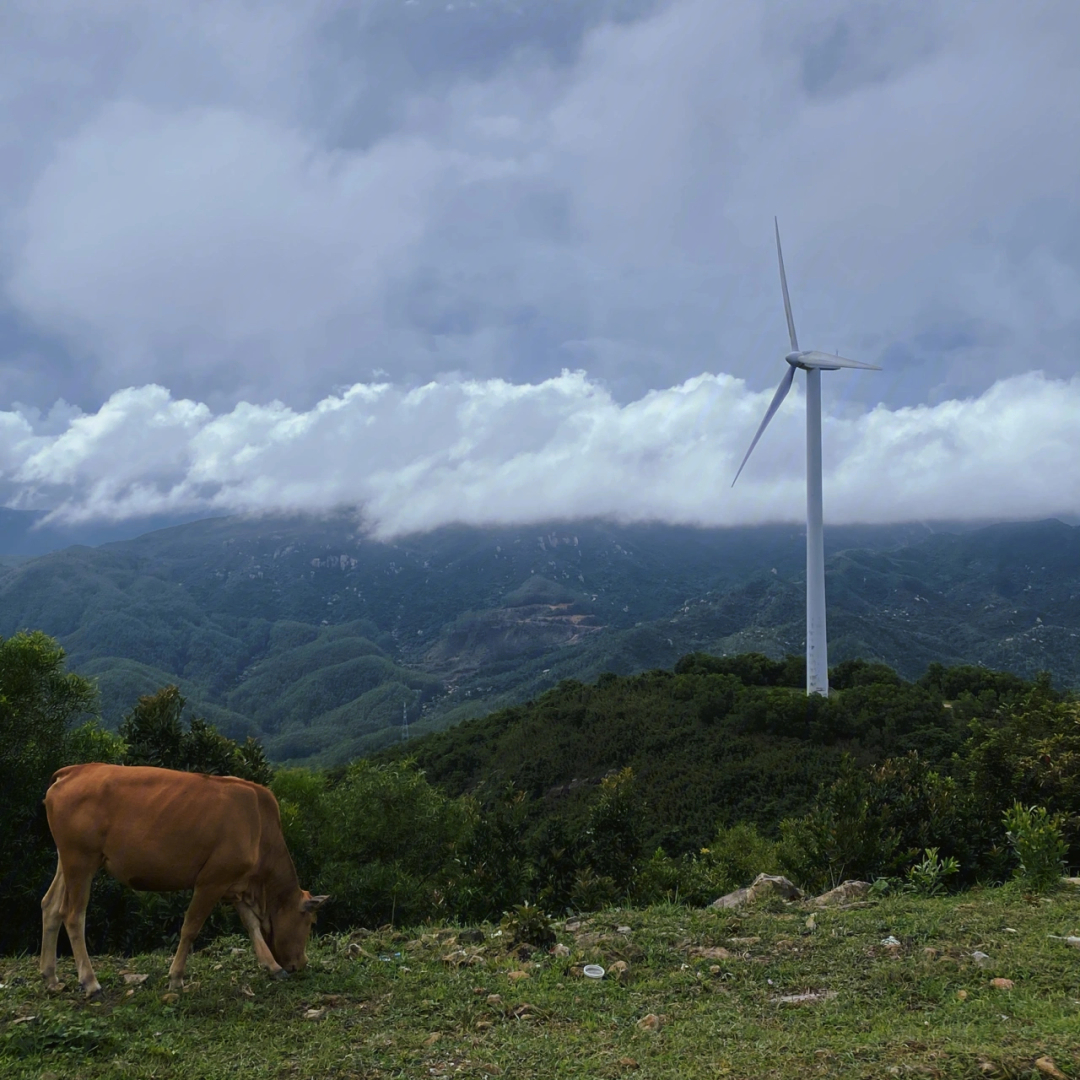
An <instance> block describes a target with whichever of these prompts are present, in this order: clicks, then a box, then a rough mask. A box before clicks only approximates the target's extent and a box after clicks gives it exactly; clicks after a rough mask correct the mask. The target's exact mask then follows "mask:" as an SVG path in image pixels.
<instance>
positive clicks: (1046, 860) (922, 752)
mask: <svg viewBox="0 0 1080 1080" xmlns="http://www.w3.org/2000/svg"><path fill="white" fill-rule="evenodd" d="M11 672H16V673H18V672H23V676H22V677H20V680H18V685H20V686H22V687H23V689H22V690H21V691H20V692H19V693H18V694H13V693H10V692H9V691H8V690H7V689H5V696H4V698H3V700H2V701H0V712H2V716H0V719H2V720H3V724H2V725H0V727H2V733H4V734H5V735H6V741H5V744H4V747H3V753H2V755H0V765H2V766H3V769H2V771H3V776H2V777H0V779H4V778H7V779H8V780H9V781H10V783H9V784H8V785H7V786H6V787H5V791H7V790H8V787H10V791H11V792H12V794H11V796H10V797H9V799H8V802H6V803H5V804H4V806H3V809H4V814H5V820H4V821H2V822H0V825H3V836H4V837H5V842H4V848H3V850H0V855H2V856H3V862H2V865H0V876H2V879H3V882H4V889H5V896H7V897H8V901H7V902H8V907H7V909H6V917H5V920H4V923H3V924H2V926H0V948H3V947H6V948H9V949H10V948H19V947H21V948H32V947H33V942H34V941H35V939H36V937H37V933H38V925H39V912H38V908H37V901H38V899H39V897H40V895H41V894H42V892H43V891H44V889H45V887H46V885H47V884H48V880H49V877H50V875H51V871H52V869H53V865H54V863H53V858H54V857H53V855H52V849H51V844H50V843H49V838H48V832H47V829H46V827H45V823H44V820H43V816H42V815H41V810H40V801H39V800H40V793H41V791H43V790H44V788H45V786H46V784H47V780H48V776H49V775H50V773H51V771H52V770H53V769H55V768H56V767H57V766H59V765H60V764H62V763H65V762H71V761H80V760H83V761H86V760H97V761H102V760H104V761H110V760H111V761H117V762H121V763H127V764H139V763H143V764H158V765H165V766H167V767H171V768H186V769H194V770H198V771H204V772H216V773H234V774H238V775H244V776H248V777H250V778H253V779H258V780H262V781H267V780H270V782H271V784H272V787H273V790H274V791H275V793H276V794H277V796H278V798H279V801H280V804H281V811H282V822H283V826H284V829H285V834H286V839H287V841H288V844H289V849H290V851H291V852H292V854H293V857H294V859H295V861H296V864H297V869H298V871H299V873H300V876H301V879H302V881H303V882H304V884H305V885H306V886H308V887H311V888H313V889H317V890H318V891H320V892H324V893H330V894H332V895H333V896H335V897H336V900H335V903H334V905H333V906H332V908H331V909H330V910H328V911H327V912H326V915H325V918H324V919H323V922H324V924H326V925H328V926H330V927H331V928H335V927H336V928H339V929H346V928H349V927H353V926H356V925H379V924H382V923H385V922H404V923H409V924H412V923H416V922H419V921H422V920H424V919H427V918H448V917H454V918H458V919H471V920H477V919H484V918H493V917H497V916H498V915H500V914H501V913H502V912H504V911H507V910H510V909H512V908H514V907H515V906H516V905H520V904H522V903H523V902H530V903H533V904H538V905H540V906H541V907H542V908H543V909H544V910H547V911H551V912H558V911H563V910H568V909H570V910H573V909H578V910H593V909H595V908H598V907H602V906H604V905H606V904H611V903H615V902H633V903H636V904H648V903H655V902H658V901H664V900H679V901H682V902H684V903H690V904H704V903H707V902H709V901H710V900H712V899H715V897H716V896H718V895H720V894H721V893H723V892H726V891H728V890H729V889H732V888H735V887H737V886H740V885H744V884H746V883H747V881H749V880H750V878H752V877H753V876H754V874H756V873H757V872H759V871H762V870H765V871H782V872H784V873H786V874H787V875H788V876H789V877H792V878H793V879H794V880H796V881H797V882H798V883H799V884H801V885H803V886H805V887H808V888H812V889H819V888H823V887H825V886H826V885H828V884H830V883H832V882H835V881H837V880H839V879H841V878H842V877H862V878H864V879H866V880H873V879H876V878H881V879H883V880H884V881H885V882H886V884H887V885H888V887H889V888H896V887H900V886H902V885H904V883H905V882H907V883H908V884H914V885H917V886H920V887H921V885H920V882H923V883H925V882H926V881H940V883H943V882H944V881H945V879H946V878H948V879H949V884H950V885H952V886H955V885H961V884H970V883H972V882H975V881H1001V880H1004V879H1006V878H1008V877H1009V876H1010V875H1012V874H1013V873H1014V872H1017V871H1018V870H1019V871H1020V872H1022V873H1023V874H1025V875H1026V876H1027V877H1028V878H1029V879H1030V880H1032V881H1035V880H1036V879H1037V878H1038V879H1039V880H1042V881H1043V882H1044V883H1045V880H1051V881H1052V880H1056V879H1057V878H1058V877H1059V876H1060V873H1061V869H1062V865H1063V863H1064V861H1066V860H1067V861H1068V862H1069V863H1071V864H1072V865H1076V864H1077V863H1078V862H1080V832H1078V829H1077V824H1078V822H1080V704H1078V703H1077V701H1076V700H1075V698H1073V697H1071V696H1068V695H1064V694H1062V693H1060V692H1058V691H1055V690H1054V689H1053V687H1052V686H1051V684H1050V681H1049V679H1047V678H1041V679H1039V680H1037V681H1036V682H1034V683H1029V682H1025V681H1023V680H1020V679H1018V678H1017V677H1015V676H1012V675H1008V674H1001V673H993V672H987V671H985V670H982V669H978V668H970V667H969V668H951V669H949V668H944V667H942V666H940V665H938V666H935V667H933V668H931V670H930V671H929V672H927V674H926V675H925V676H924V677H923V678H922V679H920V680H919V681H918V682H915V683H908V682H905V681H904V680H902V679H900V678H899V676H897V675H896V673H895V672H893V671H891V670H890V669H888V668H886V667H884V666H882V665H874V664H867V663H866V662H849V663H846V664H841V665H838V666H837V667H836V668H834V669H833V672H832V678H833V681H834V684H835V685H836V687H837V690H836V692H835V693H834V694H833V695H832V696H830V698H828V699H827V700H826V699H807V698H806V697H805V695H804V694H803V692H802V690H801V688H800V687H799V685H798V684H799V683H800V682H801V679H802V662H801V660H798V659H795V658H789V659H787V660H785V661H770V660H769V659H768V658H766V657H764V656H761V655H755V654H750V655H744V656H740V657H728V658H717V657H710V656H707V655H703V654H693V655H690V656H688V657H685V658H683V660H682V661H680V663H679V664H678V665H677V667H676V669H675V671H673V672H672V671H653V672H647V673H645V674H643V675H637V676H617V675H614V674H609V675H606V676H603V677H601V679H599V680H598V681H597V683H596V684H594V685H585V684H581V683H573V682H566V683H563V684H561V685H560V686H559V687H557V688H555V689H554V690H552V691H549V692H548V693H547V694H545V695H542V696H541V697H540V698H539V699H538V700H537V701H535V702H533V703H529V704H527V705H524V706H518V707H514V708H511V709H507V710H503V711H502V712H500V713H497V714H494V715H492V716H490V717H487V718H482V719H477V720H474V721H470V722H465V723H463V724H461V725H459V726H458V727H456V728H454V729H453V730H451V731H448V732H444V733H439V734H435V735H431V736H427V737H425V738H422V739H418V740H416V741H415V742H413V743H411V744H410V745H409V746H407V747H399V748H396V749H394V750H393V751H387V752H384V753H383V754H382V755H380V756H379V757H377V758H376V759H374V760H370V759H367V760H365V759H361V760H357V761H354V762H353V763H351V764H350V765H348V766H346V767H339V768H336V769H332V770H328V771H327V770H306V769H284V770H280V769H279V770H277V772H276V773H273V774H272V770H271V767H270V765H269V763H268V762H267V760H266V758H265V756H264V755H263V754H262V752H261V749H260V748H259V747H258V745H257V744H255V743H254V742H252V741H250V740H249V741H248V742H246V743H244V744H243V745H239V744H236V743H234V742H233V741H231V740H229V739H228V738H226V737H225V736H223V735H221V734H220V733H219V732H217V731H215V730H214V728H213V726H212V725H210V724H208V723H207V722H206V721H205V720H203V719H201V718H199V717H197V716H195V717H191V718H190V719H186V718H185V714H184V711H183V706H184V703H183V700H182V696H181V695H180V694H179V692H178V691H177V690H176V689H175V688H165V689H163V690H161V691H159V692H158V693H157V694H155V695H152V696H146V697H143V698H142V699H140V701H139V702H138V704H137V705H136V707H135V708H133V709H132V710H131V711H130V712H129V714H128V715H127V716H126V717H125V719H124V721H123V723H122V724H121V728H120V734H119V736H117V735H114V734H111V733H109V732H108V731H105V730H104V729H102V728H101V727H100V726H98V725H96V724H95V723H93V722H90V723H89V724H85V723H84V724H81V725H76V726H74V727H73V726H72V722H73V721H75V720H77V718H78V715H79V714H80V712H83V713H85V711H86V710H87V708H88V707H90V706H91V700H90V697H88V694H90V695H91V696H92V688H91V687H90V686H89V684H88V683H87V682H86V680H85V679H82V678H81V677H80V676H77V675H73V674H70V673H65V672H64V671H63V655H62V652H61V651H60V650H59V649H58V648H57V646H56V645H55V642H52V641H50V639H48V638H47V637H45V636H44V635H42V634H40V633H38V634H35V635H20V636H16V637H15V638H10V639H7V640H6V641H0V684H2V685H3V686H4V687H5V688H7V687H8V686H9V685H12V686H14V685H16V681H13V680H12V677H11ZM27 673H29V674H27ZM30 676H32V677H30ZM43 702H44V703H45V705H44V706H43V705H42V703H43ZM43 715H48V716H50V717H51V721H50V724H49V726H47V727H43V726H42V725H41V724H39V723H36V722H35V717H38V716H43ZM406 754H407V755H408V756H406ZM16 781H18V783H16ZM1036 805H1037V806H1038V807H1039V808H1040V809H1039V810H1038V812H1035V811H1032V810H1031V809H1030V808H1031V807H1032V806H1036ZM1006 813H1008V814H1010V815H1012V816H1011V817H1010V819H1009V821H1010V823H1009V824H1006ZM1006 829H1008V830H1009V831H1010V833H1011V834H1012V835H1011V838H1010V839H1009V840H1008V841H1007V839H1006ZM931 852H932V853H933V854H931ZM1040 866H1041V867H1042V870H1040V869H1039V867H1040ZM920 867H921V869H919V868H920ZM1040 875H1041V878H1040ZM1040 887H1042V886H1040ZM182 910H183V898H181V897H171V898H161V897H136V895H135V894H132V893H130V891H128V890H124V889H121V888H120V887H119V886H117V885H116V884H115V883H113V882H109V881H103V882H102V883H101V884H100V885H99V886H98V888H97V890H96V892H95V898H94V901H93V907H92V910H91V920H90V921H91V926H92V929H91V934H92V935H93V936H94V938H95V940H96V941H97V942H98V945H99V947H100V946H101V945H103V944H107V945H109V946H111V947H113V948H121V949H125V950H128V949H132V948H138V947H140V946H146V945H152V944H154V943H156V942H157V941H159V940H161V937H162V935H167V934H169V933H171V932H174V931H175V928H176V926H177V924H178V921H179V919H180V917H181V914H182ZM221 918H222V919H224V918H225V916H222V917H221ZM218 925H219V927H220V926H221V925H226V923H219V924H218Z"/></svg>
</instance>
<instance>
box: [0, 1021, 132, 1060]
mask: <svg viewBox="0 0 1080 1080" xmlns="http://www.w3.org/2000/svg"><path fill="white" fill-rule="evenodd" d="M115 1044H116V1038H115V1036H114V1034H113V1032H112V1031H111V1030H110V1028H109V1025H108V1024H106V1023H104V1022H103V1021H101V1020H98V1019H95V1018H94V1017H86V1016H77V1015H76V1016H69V1017H63V1016H56V1015H52V1016H32V1017H30V1019H29V1021H27V1022H24V1023H20V1024H18V1025H17V1026H16V1025H13V1026H11V1027H10V1028H8V1030H7V1031H6V1032H4V1034H3V1036H2V1037H0V1047H2V1049H3V1052H4V1053H5V1054H8V1055H10V1056H12V1057H14V1058H28V1057H34V1056H37V1055H49V1056H52V1055H54V1054H80V1055H82V1054H96V1053H102V1052H104V1051H107V1050H109V1049H111V1048H112V1047H113V1046H115Z"/></svg>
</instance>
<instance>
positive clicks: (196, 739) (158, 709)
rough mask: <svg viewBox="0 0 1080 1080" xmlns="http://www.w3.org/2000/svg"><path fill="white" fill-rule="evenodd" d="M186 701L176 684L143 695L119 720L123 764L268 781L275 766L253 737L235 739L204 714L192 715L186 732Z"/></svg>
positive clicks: (256, 781)
mask: <svg viewBox="0 0 1080 1080" xmlns="http://www.w3.org/2000/svg"><path fill="white" fill-rule="evenodd" d="M185 704H186V702H185V700H184V697H183V695H182V694H181V693H180V689H179V687H176V686H165V687H162V689H160V690H159V691H158V692H157V693H156V694H144V695H143V696H142V697H140V698H139V700H138V703H137V704H136V705H135V707H134V708H133V709H132V710H131V711H130V712H129V713H128V714H127V716H125V717H124V719H123V721H122V722H121V724H120V737H121V738H122V739H123V740H124V742H125V744H126V749H125V751H124V758H123V763H124V764H125V765H156V766H158V767H159V768H163V769H181V770H183V771H184V772H201V773H208V774H210V775H211V776H239V777H241V778H242V779H244V780H254V781H255V783H257V784H269V783H270V781H271V779H272V778H273V770H272V769H271V767H270V762H269V761H267V759H266V755H265V753H264V752H263V749H262V747H261V746H260V745H259V743H257V742H256V741H255V740H254V739H251V738H249V739H248V740H247V741H246V742H244V743H243V744H237V743H236V742H235V741H234V740H232V739H230V738H228V737H227V736H225V735H222V734H221V732H219V731H218V730H217V728H215V727H214V725H213V724H211V723H208V722H207V721H206V720H203V719H201V718H200V717H195V718H193V719H192V720H191V722H190V724H189V725H188V729H187V730H186V731H185V730H184V724H183V721H182V719H181V714H182V713H183V711H184V706H185Z"/></svg>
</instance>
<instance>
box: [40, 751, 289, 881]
mask: <svg viewBox="0 0 1080 1080" xmlns="http://www.w3.org/2000/svg"><path fill="white" fill-rule="evenodd" d="M261 795H263V789H261V788H259V786H258V785H257V784H253V783H251V782H250V781H247V780H240V779H237V778H236V777H222V776H205V775H203V774H201V773H184V772H175V771H173V770H171V769H156V768H152V767H149V766H122V765H104V764H98V763H95V764H88V765H71V766H68V767H67V768H65V769H61V770H60V771H59V772H57V773H56V774H55V776H54V779H53V783H52V786H51V787H50V788H49V790H48V792H47V793H46V796H45V807H46V811H47V813H48V817H49V827H50V829H51V830H52V834H53V838H54V840H55V841H56V847H57V850H58V852H59V854H60V859H61V863H63V864H67V863H69V862H72V863H74V862H78V863H79V864H80V865H87V864H90V863H95V864H96V866H104V867H105V868H106V869H107V870H108V871H109V872H110V873H111V874H112V875H113V876H114V877H116V878H118V879H119V880H120V881H122V882H124V883H125V884H127V885H130V886H132V887H133V888H136V889H148V890H152V891H161V892H166V891H170V890H174V889H190V888H193V887H194V886H195V884H196V883H197V882H207V881H211V880H213V881H218V882H220V883H222V884H227V885H229V886H230V887H232V886H233V885H234V884H235V885H236V886H237V887H239V888H243V887H244V886H245V884H246V883H247V881H248V880H249V879H250V877H251V875H252V874H253V873H254V872H255V870H256V867H257V866H258V863H259V854H260V844H261V838H262V829H263V821H262V818H263V811H262V808H261V806H260V803H261V802H262V801H263V799H262V798H261ZM265 796H268V797H269V799H270V800H271V801H272V800H273V796H272V795H270V793H269V792H265ZM275 805H276V804H275ZM273 824H276V822H274V823H273ZM273 824H272V825H271V827H273ZM278 832H279V833H280V826H278Z"/></svg>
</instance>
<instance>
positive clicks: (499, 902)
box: [454, 782, 558, 918]
mask: <svg viewBox="0 0 1080 1080" xmlns="http://www.w3.org/2000/svg"><path fill="white" fill-rule="evenodd" d="M466 805H468V806H469V809H470V814H469V817H470V823H471V824H470V829H469V832H468V834H467V836H465V837H463V839H462V843H461V845H460V848H459V856H458V863H459V866H460V870H461V877H460V879H459V882H458V886H457V889H456V892H455V897H454V905H455V909H456V910H457V912H458V914H459V915H460V916H461V917H463V918H484V917H486V916H490V915H491V914H493V913H494V912H498V911H502V910H505V909H506V908H509V907H512V906H513V905H520V904H521V903H523V902H527V900H528V898H529V897H530V896H532V895H533V893H534V889H533V885H534V882H535V880H536V871H535V868H534V866H533V863H532V859H531V858H530V852H529V850H528V845H527V840H526V833H527V830H528V826H529V821H528V817H529V810H530V806H529V801H528V797H527V795H526V793H525V792H524V791H519V790H518V789H517V788H516V787H515V786H514V784H513V783H512V782H510V783H507V784H504V785H503V787H502V788H501V790H499V791H498V792H497V793H496V794H495V795H494V796H493V797H488V798H484V797H482V796H481V797H480V799H479V800H478V802H477V803H473V802H472V801H471V800H466ZM555 858H558V855H555ZM550 898H551V897H550V895H549V899H550Z"/></svg>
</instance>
